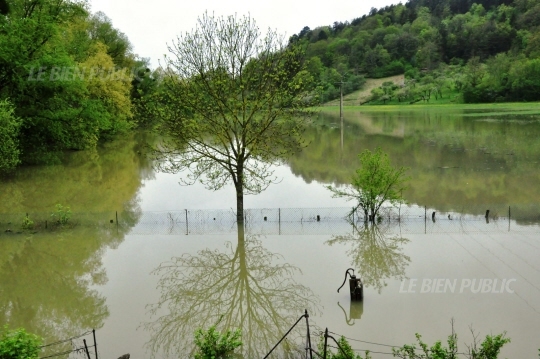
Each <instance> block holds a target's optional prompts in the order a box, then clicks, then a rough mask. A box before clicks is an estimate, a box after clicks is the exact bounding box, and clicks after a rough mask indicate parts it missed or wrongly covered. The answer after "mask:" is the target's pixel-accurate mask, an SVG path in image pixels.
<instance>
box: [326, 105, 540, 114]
mask: <svg viewBox="0 0 540 359" xmlns="http://www.w3.org/2000/svg"><path fill="white" fill-rule="evenodd" d="M319 110H320V111H321V112H329V113H335V112H339V106H324V107H320V108H319ZM343 110H344V111H345V112H353V111H354V112H358V111H361V112H366V113H368V112H403V111H426V110H429V111H430V112H431V111H433V112H445V113H448V114H449V115H451V114H452V113H454V114H456V115H458V114H459V115H460V116H469V117H481V116H486V114H489V115H490V116H508V115H540V103H537V102H527V103H524V102H513V103H489V104H463V103H461V104H449V103H416V104H413V105H410V104H408V103H407V104H403V103H402V104H387V105H370V106H366V105H363V106H347V107H344V108H343Z"/></svg>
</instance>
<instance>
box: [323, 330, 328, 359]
mask: <svg viewBox="0 0 540 359" xmlns="http://www.w3.org/2000/svg"><path fill="white" fill-rule="evenodd" d="M327 347H328V328H326V330H325V331H324V351H323V359H326V348H327Z"/></svg>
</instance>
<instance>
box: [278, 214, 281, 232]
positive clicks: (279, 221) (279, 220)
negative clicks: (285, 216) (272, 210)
mask: <svg viewBox="0 0 540 359" xmlns="http://www.w3.org/2000/svg"><path fill="white" fill-rule="evenodd" d="M278 234H280V235H281V208H278Z"/></svg>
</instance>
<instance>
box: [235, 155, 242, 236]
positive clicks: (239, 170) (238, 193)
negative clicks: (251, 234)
mask: <svg viewBox="0 0 540 359" xmlns="http://www.w3.org/2000/svg"><path fill="white" fill-rule="evenodd" d="M236 170H237V173H236V175H237V178H236V179H237V181H236V183H235V184H234V188H235V189H236V223H238V225H242V228H244V169H243V167H242V166H238V168H237V169H236Z"/></svg>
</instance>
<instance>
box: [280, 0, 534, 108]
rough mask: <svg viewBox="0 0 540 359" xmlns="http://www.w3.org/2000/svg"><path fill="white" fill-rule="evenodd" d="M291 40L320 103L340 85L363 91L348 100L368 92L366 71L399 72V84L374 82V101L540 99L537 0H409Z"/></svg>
mask: <svg viewBox="0 0 540 359" xmlns="http://www.w3.org/2000/svg"><path fill="white" fill-rule="evenodd" d="M290 42H299V43H302V44H304V45H305V46H306V52H307V69H308V71H309V73H310V74H311V75H312V76H313V78H314V79H315V82H316V84H317V90H318V93H319V94H320V100H321V102H322V103H327V102H328V101H331V100H333V99H337V98H338V97H339V87H340V85H342V86H343V91H344V93H345V94H350V93H353V92H355V91H358V90H360V89H361V90H362V91H361V92H360V93H359V95H358V96H359V97H355V96H352V97H351V96H347V99H348V100H351V99H354V98H356V99H358V100H360V99H361V98H362V99H363V98H366V93H365V91H366V89H368V87H369V86H371V85H370V83H371V84H373V82H370V83H366V78H368V79H369V78H371V79H380V78H385V77H389V76H396V75H404V77H403V80H401V83H399V84H398V83H396V82H395V81H393V82H394V85H391V84H388V83H387V84H386V85H385V86H383V87H380V86H379V87H376V88H375V89H374V94H373V100H374V102H379V103H387V102H391V101H399V102H407V103H410V102H416V101H422V102H428V101H433V100H434V99H435V100H437V101H439V100H441V96H442V98H443V99H444V98H445V96H446V95H451V97H452V99H453V100H456V99H457V98H459V99H460V101H461V100H462V101H464V102H506V101H538V100H540V59H539V57H540V0H514V1H511V0H479V1H477V2H474V3H473V2H472V1H470V0H410V1H408V2H407V3H405V4H397V5H391V6H387V7H385V8H381V9H375V8H373V9H372V10H371V11H370V13H369V15H364V16H362V17H358V18H355V19H353V20H351V21H350V22H349V21H346V22H341V21H336V22H334V23H333V24H332V25H330V26H321V27H318V28H315V29H310V28H309V27H307V26H306V27H304V28H303V29H302V30H301V31H300V32H299V33H298V34H295V35H293V36H292V37H291V38H290ZM384 82H386V81H383V82H381V85H382V84H383V83H384ZM368 90H369V94H370V95H369V96H371V90H372V89H368ZM369 96H368V97H369ZM367 99H368V98H366V100H367ZM352 101H353V102H354V100H352ZM446 101H449V99H447V100H446ZM330 103H333V102H330Z"/></svg>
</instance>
